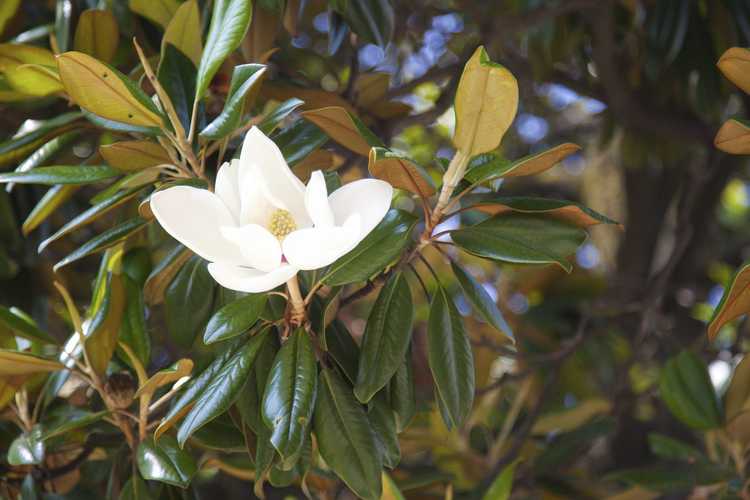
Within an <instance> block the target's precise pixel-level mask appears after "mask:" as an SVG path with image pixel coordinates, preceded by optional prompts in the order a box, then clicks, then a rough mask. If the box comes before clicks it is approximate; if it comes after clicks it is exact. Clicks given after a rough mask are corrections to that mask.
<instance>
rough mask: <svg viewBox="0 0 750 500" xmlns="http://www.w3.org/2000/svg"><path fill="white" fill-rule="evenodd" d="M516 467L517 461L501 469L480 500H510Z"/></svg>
mask: <svg viewBox="0 0 750 500" xmlns="http://www.w3.org/2000/svg"><path fill="white" fill-rule="evenodd" d="M516 465H518V461H517V460H516V461H515V462H513V463H511V464H509V465H506V466H505V468H503V470H502V472H500V474H498V475H497V477H496V478H495V480H494V481H492V484H491V485H490V487H489V489H487V491H485V492H484V496H483V497H482V500H508V498H510V491H511V489H512V488H513V475H514V473H515V471H516Z"/></svg>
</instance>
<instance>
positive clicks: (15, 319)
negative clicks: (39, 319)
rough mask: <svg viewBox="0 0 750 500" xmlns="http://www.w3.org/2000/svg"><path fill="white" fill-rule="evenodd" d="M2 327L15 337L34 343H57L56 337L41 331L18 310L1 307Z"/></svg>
mask: <svg viewBox="0 0 750 500" xmlns="http://www.w3.org/2000/svg"><path fill="white" fill-rule="evenodd" d="M0 325H2V326H3V327H4V328H7V329H8V330H9V331H10V332H11V333H12V334H13V335H16V336H18V337H23V338H25V339H27V340H31V341H32V342H40V343H42V344H54V343H57V341H56V340H55V338H54V337H52V336H51V335H50V334H49V333H47V332H45V331H44V330H42V329H40V328H39V327H37V326H36V324H34V323H33V322H32V321H30V320H29V319H28V316H26V315H25V314H23V313H21V314H19V311H18V310H16V309H13V308H11V309H8V308H7V307H5V306H0Z"/></svg>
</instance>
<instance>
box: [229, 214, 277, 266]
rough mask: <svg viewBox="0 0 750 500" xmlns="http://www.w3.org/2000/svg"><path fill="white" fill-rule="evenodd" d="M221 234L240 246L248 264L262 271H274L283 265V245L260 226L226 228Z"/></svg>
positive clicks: (249, 225)
mask: <svg viewBox="0 0 750 500" xmlns="http://www.w3.org/2000/svg"><path fill="white" fill-rule="evenodd" d="M220 229H221V234H222V235H223V236H224V237H225V238H226V239H228V240H229V241H231V242H232V243H234V244H235V245H237V246H239V248H240V250H241V251H242V255H244V256H245V259H246V260H247V264H248V265H249V266H251V267H255V268H257V269H260V270H261V271H266V272H268V271H273V270H274V269H276V268H277V267H279V265H280V264H281V245H280V244H279V240H278V239H276V237H275V236H274V235H272V234H271V233H269V232H268V230H267V229H266V228H264V227H263V226H259V225H258V224H247V225H244V226H242V227H230V226H224V227H222V228H220Z"/></svg>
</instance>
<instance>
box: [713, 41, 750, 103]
mask: <svg viewBox="0 0 750 500" xmlns="http://www.w3.org/2000/svg"><path fill="white" fill-rule="evenodd" d="M716 65H717V66H718V67H719V69H720V70H721V72H722V73H724V76H726V77H727V78H728V79H729V80H730V81H731V82H732V83H734V84H735V85H737V86H738V87H739V88H741V89H742V90H743V91H744V92H745V93H746V94H750V50H748V49H746V48H743V47H732V48H730V49H727V51H726V52H724V53H723V54H722V55H721V57H720V58H719V62H718V63H716Z"/></svg>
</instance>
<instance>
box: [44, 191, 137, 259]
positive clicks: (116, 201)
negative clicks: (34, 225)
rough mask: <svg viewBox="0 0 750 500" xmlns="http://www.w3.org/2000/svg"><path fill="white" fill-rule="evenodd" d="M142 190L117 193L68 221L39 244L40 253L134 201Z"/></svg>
mask: <svg viewBox="0 0 750 500" xmlns="http://www.w3.org/2000/svg"><path fill="white" fill-rule="evenodd" d="M141 189H142V188H141V187H135V188H131V189H125V190H123V191H120V192H118V193H115V194H114V195H113V196H111V197H109V198H107V199H105V200H104V201H102V202H100V203H97V204H96V205H94V206H92V207H91V208H89V209H88V210H86V211H84V212H82V213H81V214H79V215H77V216H76V217H74V218H72V219H71V220H70V221H68V223H67V224H65V225H64V226H63V227H61V228H60V229H58V230H57V231H55V233H54V234H53V235H52V236H50V237H49V238H47V239H45V240H44V241H42V242H41V243H40V244H39V247H38V249H37V251H38V252H39V253H42V251H44V249H45V248H47V246H48V245H49V244H50V243H52V242H53V241H55V240H57V239H59V238H61V237H62V236H64V235H66V234H68V233H70V232H72V231H75V230H76V229H78V228H81V227H83V226H85V225H86V224H89V223H91V222H93V221H95V220H96V219H98V218H99V217H101V216H102V215H104V214H106V213H108V212H110V211H111V210H113V209H115V208H117V207H119V206H121V205H122V204H123V203H125V202H127V201H128V200H130V199H132V198H133V197H134V196H135V195H136V194H138V192H139V191H140V190H141Z"/></svg>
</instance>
